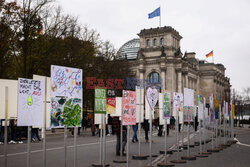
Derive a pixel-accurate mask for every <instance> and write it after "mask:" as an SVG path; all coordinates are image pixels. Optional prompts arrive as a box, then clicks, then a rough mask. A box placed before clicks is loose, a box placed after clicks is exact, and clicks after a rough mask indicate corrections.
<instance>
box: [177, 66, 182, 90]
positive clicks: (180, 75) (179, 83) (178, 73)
mask: <svg viewBox="0 0 250 167" xmlns="http://www.w3.org/2000/svg"><path fill="white" fill-rule="evenodd" d="M177 75H178V92H179V93H182V74H181V70H178V71H177Z"/></svg>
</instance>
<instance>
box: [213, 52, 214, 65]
mask: <svg viewBox="0 0 250 167" xmlns="http://www.w3.org/2000/svg"><path fill="white" fill-rule="evenodd" d="M213 63H214V51H213Z"/></svg>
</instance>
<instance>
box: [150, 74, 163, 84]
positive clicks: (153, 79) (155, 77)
mask: <svg viewBox="0 0 250 167" xmlns="http://www.w3.org/2000/svg"><path fill="white" fill-rule="evenodd" d="M148 79H149V83H150V84H152V85H155V84H159V83H160V82H161V81H160V75H159V73H157V72H152V73H150V74H149V77H148Z"/></svg>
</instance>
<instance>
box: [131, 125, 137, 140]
mask: <svg viewBox="0 0 250 167" xmlns="http://www.w3.org/2000/svg"><path fill="white" fill-rule="evenodd" d="M132 128H133V132H134V134H133V137H132V142H133V143H134V142H138V138H137V131H138V123H136V124H135V125H132Z"/></svg>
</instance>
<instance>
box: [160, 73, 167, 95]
mask: <svg viewBox="0 0 250 167" xmlns="http://www.w3.org/2000/svg"><path fill="white" fill-rule="evenodd" d="M165 71H166V70H165V68H164V69H163V68H161V82H162V88H161V92H163V91H164V90H165V85H166V79H165V75H166V72H165Z"/></svg>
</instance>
